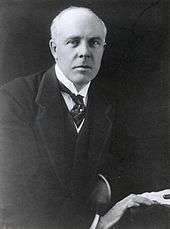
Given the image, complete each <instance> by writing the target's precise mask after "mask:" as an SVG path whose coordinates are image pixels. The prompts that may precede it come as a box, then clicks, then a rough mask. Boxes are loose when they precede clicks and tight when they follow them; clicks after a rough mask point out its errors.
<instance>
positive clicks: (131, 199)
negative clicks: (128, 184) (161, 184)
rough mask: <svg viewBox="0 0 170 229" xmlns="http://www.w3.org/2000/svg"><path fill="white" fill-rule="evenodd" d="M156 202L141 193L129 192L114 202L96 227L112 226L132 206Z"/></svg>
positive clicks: (149, 204) (107, 227)
mask: <svg viewBox="0 0 170 229" xmlns="http://www.w3.org/2000/svg"><path fill="white" fill-rule="evenodd" d="M155 204H157V202H155V201H154V200H151V199H148V198H146V197H143V196H142V195H135V194H131V195H129V196H127V197H126V198H124V199H123V200H121V201H120V202H118V203H117V204H115V205H114V206H113V207H112V208H111V209H110V210H109V211H108V212H107V213H106V214H105V215H104V216H103V217H100V220H99V223H98V225H97V227H96V229H109V228H112V227H113V226H114V225H115V224H116V223H117V222H118V221H119V220H120V219H121V217H122V216H123V214H124V213H125V211H126V210H127V209H129V208H132V207H139V206H141V205H145V206H151V205H155Z"/></svg>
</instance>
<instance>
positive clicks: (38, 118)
mask: <svg viewBox="0 0 170 229" xmlns="http://www.w3.org/2000/svg"><path fill="white" fill-rule="evenodd" d="M105 37H106V27H105V25H104V23H103V21H102V20H101V19H99V18H98V17H97V16H96V15H95V14H94V13H93V12H92V11H90V10H89V9H87V8H81V7H71V8H68V9H65V10H64V11H62V12H61V13H60V14H59V15H58V16H56V18H55V19H54V20H53V22H52V25H51V40H50V49H51V52H52V55H53V57H54V59H55V62H56V64H55V66H53V67H52V68H50V69H49V70H48V71H47V72H43V73H40V74H36V75H32V76H29V77H26V78H19V79H16V80H14V81H12V82H10V83H8V84H7V85H5V86H4V87H2V89H1V92H0V93H1V94H0V98H1V103H0V125H1V128H0V131H1V134H0V147H1V152H0V153H1V155H0V200H1V202H0V203H1V225H2V227H4V228H8V227H9V228H24V229H25V228H31V229H38V228H48V229H52V228H57V229H60V228H61V229H66V228H74V229H75V228H81V229H83V228H90V227H91V228H95V227H96V226H97V227H98V228H110V227H111V226H113V225H115V223H117V222H118V221H119V220H120V219H121V217H122V216H123V215H124V212H125V211H126V209H128V208H131V207H134V206H139V205H141V204H144V205H149V206H150V205H153V204H155V199H152V198H151V197H153V195H151V197H148V198H147V196H145V195H144V196H141V195H130V196H128V197H126V198H125V199H123V200H122V201H120V202H119V203H118V204H116V205H115V206H114V203H116V202H117V201H118V200H120V198H121V197H122V196H121V194H120V192H121V193H123V192H125V190H126V185H125V186H122V185H120V186H119V181H120V180H119V177H120V176H119V175H120V170H119V169H118V168H116V169H115V167H114V166H116V164H117V162H118V161H119V160H120V159H118V156H116V155H117V154H115V152H114V150H111V149H113V148H114V147H113V146H112V145H114V142H116V144H117V143H118V142H117V139H118V137H117V138H116V137H113V136H114V133H115V132H116V131H115V126H116V124H115V123H113V120H115V98H113V99H112V98H111V97H109V96H108V95H107V94H106V93H104V92H103V91H102V90H101V89H100V88H98V87H97V85H96V83H95V81H93V80H94V78H95V77H96V75H97V73H98V71H99V68H100V65H101V60H102V56H103V52H104V46H105ZM116 144H115V145H116ZM115 150H116V148H115ZM116 179H117V180H116ZM113 181H114V182H113ZM116 182H117V183H116ZM109 183H110V184H109ZM101 184H102V185H101ZM116 185H117V187H116V188H115V186H116ZM112 186H113V187H114V188H115V190H114V192H113V195H112V197H111V198H112V202H111V206H113V207H112V208H111V210H110V211H109V212H108V213H106V212H107V210H108V209H109V204H110V203H109V201H110V196H111V192H112V190H113V188H112ZM116 189H117V191H116ZM103 190H104V191H103ZM167 192H168V191H166V192H165V191H164V194H166V193H167ZM158 194H159V193H158ZM161 194H162V193H161ZM118 196H119V197H118ZM159 196H160V194H159ZM103 205H104V206H103ZM99 215H101V217H100V216H99Z"/></svg>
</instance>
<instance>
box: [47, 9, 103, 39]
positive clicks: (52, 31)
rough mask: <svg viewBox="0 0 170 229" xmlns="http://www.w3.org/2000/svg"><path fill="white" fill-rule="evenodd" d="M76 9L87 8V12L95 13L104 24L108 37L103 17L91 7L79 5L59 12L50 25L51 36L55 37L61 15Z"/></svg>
mask: <svg viewBox="0 0 170 229" xmlns="http://www.w3.org/2000/svg"><path fill="white" fill-rule="evenodd" d="M76 9H83V10H86V11H87V12H89V13H91V14H93V15H94V16H95V17H96V19H97V20H98V21H99V23H100V24H101V25H102V26H103V30H104V34H105V37H106V34H107V28H106V26H105V23H104V22H103V20H102V19H101V18H99V17H98V16H97V15H96V14H95V13H94V12H93V11H92V10H91V9H89V8H86V7H77V6H70V7H68V8H66V9H64V10H62V11H61V12H60V13H59V14H57V15H56V17H55V18H54V19H53V20H52V23H51V26H50V33H51V38H54V33H55V31H56V29H57V27H58V24H59V20H60V18H61V16H62V15H63V14H64V13H66V12H69V11H71V10H76ZM55 36H56V33H55Z"/></svg>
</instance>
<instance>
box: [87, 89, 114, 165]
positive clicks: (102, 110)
mask: <svg viewBox="0 0 170 229" xmlns="http://www.w3.org/2000/svg"><path fill="white" fill-rule="evenodd" d="M91 90H92V95H89V100H90V101H89V102H90V104H89V110H90V112H89V116H90V117H89V119H92V120H93V123H92V127H93V128H92V130H91V134H90V149H89V158H90V164H91V167H92V168H94V167H95V168H96V167H97V166H98V164H99V162H100V159H101V157H102V154H103V153H107V151H108V148H109V145H110V144H109V143H110V140H111V132H112V131H113V120H114V101H112V102H109V101H108V98H107V97H106V96H105V95H103V94H102V91H100V90H97V89H96V90H95V89H93V87H92V88H91V89H90V93H91Z"/></svg>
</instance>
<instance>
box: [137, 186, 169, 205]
mask: <svg viewBox="0 0 170 229" xmlns="http://www.w3.org/2000/svg"><path fill="white" fill-rule="evenodd" d="M138 196H142V197H145V198H148V199H150V200H153V201H156V202H157V203H158V204H160V205H162V206H165V207H170V189H165V190H162V191H159V192H145V193H142V194H140V195H138ZM168 196H169V198H168Z"/></svg>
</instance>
